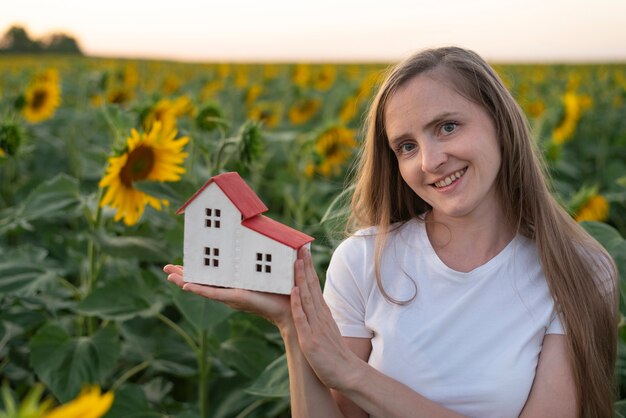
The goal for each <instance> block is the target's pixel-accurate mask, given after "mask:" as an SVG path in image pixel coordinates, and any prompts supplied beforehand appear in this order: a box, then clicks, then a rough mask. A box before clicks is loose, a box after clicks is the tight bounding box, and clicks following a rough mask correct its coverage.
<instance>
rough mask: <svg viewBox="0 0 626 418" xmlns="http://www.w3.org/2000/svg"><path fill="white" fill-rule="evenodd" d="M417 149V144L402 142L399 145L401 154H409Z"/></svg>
mask: <svg viewBox="0 0 626 418" xmlns="http://www.w3.org/2000/svg"><path fill="white" fill-rule="evenodd" d="M414 149H415V144H411V143H408V144H402V145H400V146H399V147H398V153H399V154H407V153H409V152H411V151H413V150H414Z"/></svg>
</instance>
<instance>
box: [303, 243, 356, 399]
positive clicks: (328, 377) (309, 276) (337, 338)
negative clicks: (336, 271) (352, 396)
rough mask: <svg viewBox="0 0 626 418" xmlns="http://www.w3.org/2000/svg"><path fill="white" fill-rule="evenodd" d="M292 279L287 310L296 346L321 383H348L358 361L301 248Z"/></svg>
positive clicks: (335, 386)
mask: <svg viewBox="0 0 626 418" xmlns="http://www.w3.org/2000/svg"><path fill="white" fill-rule="evenodd" d="M295 281H296V286H295V287H294V288H293V290H292V291H291V312H292V317H293V320H294V323H295V326H296V330H297V332H298V341H299V344H300V348H301V349H302V352H303V353H304V355H305V357H306V359H307V361H308V362H309V364H310V365H311V367H312V368H313V370H314V371H315V374H316V375H317V377H318V378H319V379H320V380H321V381H322V382H323V383H324V385H326V386H327V387H329V388H332V389H338V390H341V389H342V388H344V387H345V385H346V384H347V383H348V382H349V377H350V374H351V373H350V372H351V371H353V370H354V369H355V367H354V366H355V365H356V364H358V363H362V360H360V359H359V358H358V357H357V356H356V355H354V353H353V352H352V351H351V350H350V349H349V348H348V347H347V346H346V345H345V343H344V341H343V338H342V336H341V334H340V333H339V328H338V327H337V324H336V323H335V320H334V319H333V317H332V315H331V313H330V309H329V308H328V305H326V302H325V301H324V297H323V295H322V291H321V288H320V283H319V279H318V277H317V274H316V272H315V268H314V267H313V262H312V259H311V254H310V253H309V251H308V250H307V249H305V248H301V249H300V251H299V253H298V260H296V265H295Z"/></svg>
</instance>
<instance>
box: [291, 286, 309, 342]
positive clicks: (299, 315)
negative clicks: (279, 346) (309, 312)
mask: <svg viewBox="0 0 626 418" xmlns="http://www.w3.org/2000/svg"><path fill="white" fill-rule="evenodd" d="M290 300H291V317H292V318H293V322H294V324H295V325H296V331H297V333H298V339H300V340H302V339H303V338H304V336H307V335H309V334H310V333H311V326H310V325H309V321H308V319H307V316H306V314H305V313H304V309H303V308H302V300H301V298H300V288H299V287H294V288H293V289H292V290H291V298H290Z"/></svg>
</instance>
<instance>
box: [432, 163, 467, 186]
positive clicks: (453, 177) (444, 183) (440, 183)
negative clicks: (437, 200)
mask: <svg viewBox="0 0 626 418" xmlns="http://www.w3.org/2000/svg"><path fill="white" fill-rule="evenodd" d="M466 170H467V169H466V168H464V169H463V170H459V171H457V172H456V173H453V174H451V175H449V176H448V177H446V178H445V179H443V180H440V181H438V182H437V183H435V186H437V187H444V186H449V185H450V184H451V183H452V182H453V181H454V180H456V179H458V178H461V176H462V175H463V174H465V171H466Z"/></svg>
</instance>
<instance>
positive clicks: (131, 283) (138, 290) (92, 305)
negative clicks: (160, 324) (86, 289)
mask: <svg viewBox="0 0 626 418" xmlns="http://www.w3.org/2000/svg"><path fill="white" fill-rule="evenodd" d="M77 308H78V311H79V312H81V313H84V314H86V315H94V316H98V317H100V318H103V319H111V320H114V321H125V320H128V319H130V318H134V317H135V316H143V317H147V316H153V315H156V314H157V313H159V312H160V311H161V309H162V308H163V302H162V301H161V300H159V299H158V297H157V295H156V292H155V290H154V289H150V288H149V286H147V285H146V284H145V282H144V281H143V278H142V276H137V277H123V278H116V279H113V280H110V281H108V282H106V283H105V284H104V286H102V287H99V288H97V289H95V290H94V291H93V292H92V293H91V294H89V295H87V297H86V298H85V299H84V300H83V301H82V302H81V303H80V304H79V305H78V307H77Z"/></svg>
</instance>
